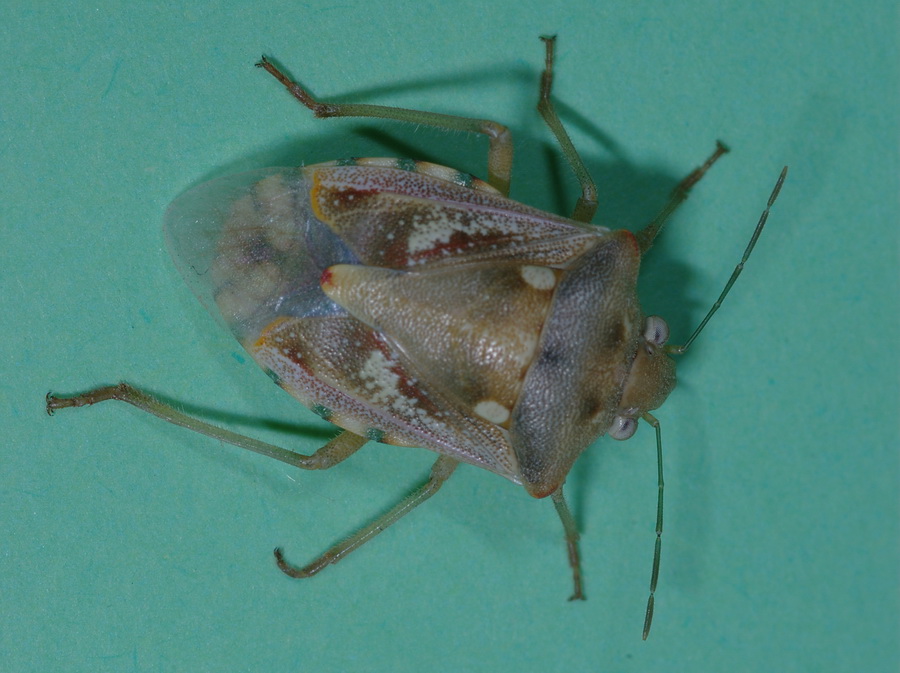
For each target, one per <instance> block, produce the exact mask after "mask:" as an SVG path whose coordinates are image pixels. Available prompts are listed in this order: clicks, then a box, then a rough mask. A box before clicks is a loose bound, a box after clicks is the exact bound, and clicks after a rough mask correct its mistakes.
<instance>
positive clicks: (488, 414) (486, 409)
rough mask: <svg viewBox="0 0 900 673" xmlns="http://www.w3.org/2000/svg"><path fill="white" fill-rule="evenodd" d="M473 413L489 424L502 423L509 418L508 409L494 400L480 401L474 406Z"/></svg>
mask: <svg viewBox="0 0 900 673" xmlns="http://www.w3.org/2000/svg"><path fill="white" fill-rule="evenodd" d="M474 411H475V413H476V414H478V415H479V416H481V417H482V418H483V419H484V420H486V421H490V422H491V423H498V424H499V423H504V422H506V420H507V419H508V418H509V409H507V408H506V407H504V406H503V405H502V404H500V403H499V402H495V401H494V400H481V402H479V403H478V404H476V405H475V409H474Z"/></svg>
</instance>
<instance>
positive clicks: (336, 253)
mask: <svg viewBox="0 0 900 673" xmlns="http://www.w3.org/2000/svg"><path fill="white" fill-rule="evenodd" d="M542 39H543V40H544V42H545V44H546V65H545V69H544V72H543V75H542V78H541V86H540V97H539V103H538V109H539V111H540V113H541V115H542V116H543V118H544V120H545V121H546V123H547V125H548V126H549V127H550V129H551V130H552V131H553V134H554V135H555V136H556V139H557V141H558V142H559V144H560V146H561V147H562V151H563V153H564V155H565V157H566V159H567V160H568V162H569V164H571V166H572V168H573V169H574V172H575V174H576V175H577V177H578V179H579V181H580V183H581V196H580V198H579V199H578V203H577V205H576V207H575V212H574V214H573V215H572V217H571V218H564V217H560V216H558V215H553V214H550V213H545V212H541V211H539V210H536V209H534V208H531V207H529V206H525V205H522V204H520V203H517V202H515V201H511V200H510V199H508V198H507V194H508V191H509V181H510V172H511V166H512V140H511V137H510V134H509V132H508V130H507V129H506V127H504V126H501V125H500V124H497V123H495V122H492V121H487V120H479V119H468V118H460V117H452V116H447V115H441V114H435V113H430V112H418V111H411V110H403V109H399V108H390V107H381V106H375V105H356V104H349V105H347V104H331V103H324V102H320V101H317V100H315V99H314V98H313V97H312V96H311V95H310V94H309V93H308V92H307V91H306V90H305V89H303V88H301V87H300V85H298V84H296V83H294V82H293V81H291V80H290V79H288V77H287V76H285V75H284V74H283V73H282V72H281V71H280V70H279V69H278V68H277V67H276V66H275V65H274V64H273V63H272V62H271V61H268V60H267V59H265V58H263V60H262V61H260V62H259V63H258V64H257V65H258V66H259V67H261V68H263V69H265V70H266V71H268V72H269V73H270V74H272V75H273V76H274V77H275V78H276V79H278V80H279V81H280V82H281V83H282V84H283V85H284V86H285V87H286V88H287V89H288V91H289V92H290V93H291V94H292V95H293V96H294V97H295V98H297V99H298V100H299V101H300V102H301V103H303V104H304V105H305V106H306V107H308V108H309V109H311V110H312V111H313V113H314V114H315V115H316V116H317V117H381V118H386V119H393V120H399V121H406V122H413V123H417V124H428V125H431V126H436V127H440V128H445V129H453V130H463V131H468V132H474V133H482V134H484V135H486V136H488V138H489V139H490V148H489V150H488V180H487V182H482V181H480V180H477V179H474V178H472V177H471V176H468V175H464V174H461V173H460V172H458V171H455V170H452V169H450V168H445V167H442V166H437V165H434V164H429V163H422V162H413V161H402V160H396V159H356V160H351V161H341V162H332V163H325V164H316V165H313V166H307V167H302V168H273V169H266V170H261V171H254V172H251V173H245V174H241V175H237V176H231V177H225V178H220V179H216V180H213V181H211V182H208V183H206V184H202V185H200V186H198V187H196V188H194V189H191V190H190V191H188V192H186V193H185V194H183V195H182V196H180V197H178V198H177V199H176V200H175V201H174V202H173V203H172V205H171V206H170V207H169V209H168V211H167V213H166V218H165V220H166V221H165V232H166V238H167V242H168V245H169V248H170V250H171V253H172V256H173V257H174V259H175V263H176V265H177V266H178V268H179V270H180V271H181V273H182V275H183V276H184V278H185V279H186V280H187V282H188V284H189V285H190V286H191V287H192V289H193V290H194V292H195V293H196V294H197V296H198V297H199V298H200V300H201V301H202V302H203V304H204V305H205V306H206V307H207V309H209V311H210V312H211V313H212V314H213V315H214V316H216V317H217V318H219V319H220V320H221V321H223V322H224V323H225V325H226V326H227V327H228V328H229V329H230V330H231V331H232V332H233V333H234V335H235V336H236V337H237V339H238V340H239V341H240V342H241V344H242V345H243V347H244V348H245V349H246V350H247V351H248V352H249V353H250V354H251V355H252V356H253V358H254V359H255V360H256V361H257V363H258V364H259V365H260V366H261V367H263V369H265V371H266V372H268V373H269V375H270V376H271V377H272V378H273V379H274V380H275V381H276V382H277V383H278V385H280V386H281V387H282V388H284V389H285V390H286V391H287V392H289V393H290V394H291V395H293V396H294V397H295V398H297V399H298V400H299V401H300V402H302V403H303V404H304V405H306V406H307V407H309V408H310V409H312V410H313V411H314V412H315V413H317V414H318V415H320V416H322V417H323V418H325V419H327V420H329V421H331V422H332V423H334V424H335V425H337V426H339V427H340V428H342V429H343V432H341V433H340V434H339V435H338V436H337V437H335V438H334V439H333V440H332V441H330V442H328V443H327V444H326V445H325V446H323V447H322V448H320V449H319V450H318V451H316V452H315V453H314V454H312V455H310V456H304V455H299V454H297V453H294V452H292V451H288V450H286V449H282V448H279V447H276V446H272V445H270V444H265V443H263V442H260V441H257V440H255V439H251V438H248V437H244V436H242V435H237V434H235V433H233V432H230V431H228V430H224V429H221V428H218V427H215V426H212V425H209V424H207V423H205V422H203V421H200V420H198V419H195V418H192V417H190V416H187V415H186V414H184V413H182V412H181V411H179V410H177V409H174V408H172V407H171V406H169V405H166V404H164V403H162V402H160V401H158V400H156V399H154V398H153V397H151V396H150V395H147V394H146V393H144V392H142V391H140V390H138V389H136V388H134V387H132V386H130V385H128V384H126V383H121V384H119V385H117V386H110V387H103V388H98V389H95V390H92V391H90V392H87V393H84V394H82V395H77V396H73V397H59V396H55V395H52V394H48V396H47V411H48V413H51V414H52V413H53V412H54V411H55V410H57V409H62V408H65V407H80V406H84V405H90V404H95V403H97V402H101V401H104V400H109V399H117V400H121V401H123V402H128V403H129V404H132V405H134V406H136V407H138V408H140V409H143V410H144V411H147V412H150V413H152V414H155V415H157V416H159V417H161V418H163V419H165V420H167V421H170V422H172V423H175V424H178V425H183V426H185V427H187V428H189V429H191V430H195V431H197V432H201V433H204V434H207V435H210V436H212V437H214V438H216V439H219V440H222V441H225V442H230V443H232V444H235V445H237V446H239V447H242V448H245V449H249V450H251V451H255V452H258V453H262V454H264V455H267V456H271V457H273V458H277V459H278V460H281V461H283V462H285V463H288V464H290V465H295V466H297V467H300V468H303V469H308V470H317V469H326V468H329V467H331V466H333V465H335V464H337V463H339V462H341V461H342V460H344V459H345V458H347V457H349V456H350V455H351V454H352V453H354V452H355V451H357V450H358V449H359V448H360V447H362V446H363V444H365V443H366V442H367V441H369V440H374V441H379V442H385V443H388V444H395V445H401V446H417V447H424V448H427V449H431V450H432V451H434V452H436V453H438V454H439V457H438V459H437V461H436V462H435V463H434V466H433V467H432V470H431V476H430V478H429V479H428V481H427V482H426V483H425V484H423V485H422V486H421V487H420V488H419V489H418V490H416V491H415V492H414V493H413V494H411V495H410V496H409V497H407V498H406V499H404V500H403V501H402V502H400V503H399V504H397V505H396V506H395V507H394V508H393V509H391V510H390V511H389V512H387V513H386V514H384V515H383V516H381V517H380V518H378V519H377V520H376V521H374V522H372V523H370V524H369V525H367V526H365V527H364V528H362V529H361V530H360V531H359V532H357V533H356V534H354V535H353V536H351V537H350V538H348V539H347V540H344V541H343V542H340V543H338V544H337V545H335V546H334V547H332V548H331V549H329V550H328V551H326V552H325V553H324V554H322V555H321V556H320V557H319V558H317V559H316V560H314V561H313V562H311V563H310V564H308V565H306V566H304V567H296V566H294V565H292V564H290V563H288V561H287V560H285V557H284V555H283V553H282V551H281V549H276V550H275V557H276V559H277V563H278V566H279V568H281V570H282V571H284V572H285V573H286V574H287V575H290V576H291V577H309V576H311V575H314V574H316V573H317V572H319V571H320V570H321V569H322V568H324V567H325V566H327V565H329V564H332V563H337V562H338V561H340V560H341V559H342V558H344V557H345V556H346V555H347V554H349V553H350V552H351V551H353V550H354V549H356V548H357V547H359V546H361V545H362V544H363V543H365V542H367V541H368V540H369V539H371V538H372V537H374V536H375V535H377V534H378V533H379V532H381V531H382V530H384V528H386V527H387V526H389V525H391V524H392V523H394V522H395V521H396V520H398V519H399V518H400V517H402V516H403V515H404V514H406V513H407V512H409V511H410V510H412V509H413V508H415V507H416V506H418V505H419V504H420V503H422V502H423V501H425V500H427V499H428V498H429V497H431V496H432V495H433V494H434V493H435V492H437V490H438V489H439V488H440V487H441V485H442V484H443V482H444V481H445V480H446V479H447V478H448V477H449V476H450V475H451V474H452V473H453V471H454V469H455V468H456V466H457V465H458V464H459V463H460V462H463V463H470V464H472V465H475V466H478V467H482V468H485V469H487V470H490V471H492V472H495V473H497V474H499V475H501V476H503V477H506V478H507V479H509V480H510V481H512V482H514V483H516V484H521V485H522V486H524V487H525V489H526V490H527V491H528V493H530V494H531V495H533V496H534V497H536V498H543V497H546V496H550V498H551V500H552V501H553V504H554V505H555V507H556V511H557V512H558V514H559V517H560V519H561V521H562V524H563V529H564V531H565V539H566V542H567V545H568V556H569V564H570V566H571V571H572V575H573V584H574V591H573V593H572V596H571V598H572V599H582V598H584V594H583V592H582V583H581V571H580V560H579V553H578V531H577V528H576V525H575V522H574V520H573V518H572V515H571V513H570V511H569V508H568V506H567V505H566V501H565V498H564V497H563V483H564V482H565V479H566V475H567V474H568V473H569V470H570V469H571V467H572V465H573V463H574V462H575V460H576V458H577V457H578V456H579V454H580V453H581V452H582V451H583V450H584V449H585V448H587V447H588V446H589V445H590V444H591V443H592V442H594V441H595V440H596V439H597V438H598V437H600V436H601V435H603V434H609V435H611V436H612V437H614V438H616V439H627V438H628V437H630V436H631V435H632V434H633V433H634V431H635V429H636V427H637V422H638V419H643V420H645V421H646V422H648V423H650V424H651V425H652V426H653V427H654V428H655V430H656V450H657V460H658V484H659V489H658V504H657V516H656V545H655V551H654V557H653V566H652V573H651V581H650V597H649V600H648V604H647V611H646V618H645V623H644V631H643V635H644V638H646V637H647V634H648V632H649V629H650V624H651V620H652V616H653V602H654V593H655V590H656V583H657V576H658V573H659V559H660V549H661V533H662V514H663V476H662V441H661V435H660V426H659V423H658V422H657V420H656V419H655V418H654V417H653V416H652V415H651V414H650V411H651V410H653V409H656V408H657V407H659V406H660V405H661V404H662V403H663V401H664V400H665V399H666V397H667V396H668V394H669V393H670V392H671V390H672V388H673V386H674V385H675V364H674V361H673V360H672V358H671V357H669V356H670V355H675V354H682V353H684V352H685V351H686V350H687V349H688V348H689V346H690V345H691V343H693V341H694V339H695V338H696V337H697V335H698V334H699V333H700V331H701V330H702V329H703V327H704V326H705V325H706V323H707V321H708V320H709V319H710V318H711V317H712V315H713V314H714V313H715V312H716V310H718V308H719V306H720V304H721V302H722V300H723V299H724V297H725V295H726V294H727V293H728V291H729V289H730V288H731V286H732V284H733V283H734V281H735V280H736V279H737V277H738V275H739V274H740V272H741V270H742V268H743V265H744V262H746V260H747V258H748V256H749V255H750V252H751V251H752V249H753V247H754V245H755V243H756V241H757V238H758V237H759V235H760V233H761V231H762V228H763V226H764V224H765V221H766V218H767V217H768V213H769V209H770V208H771V206H772V204H773V202H774V201H775V198H776V197H777V195H778V192H779V190H780V189H781V185H782V183H783V181H784V178H785V175H786V170H787V169H784V170H783V171H782V173H781V176H780V177H779V178H778V181H777V183H776V185H775V188H774V190H773V191H772V194H771V196H770V197H769V201H768V205H767V206H766V208H765V210H764V212H763V213H762V216H761V217H760V219H759V222H758V224H757V226H756V229H755V230H754V232H753V236H752V237H751V239H750V242H749V244H748V245H747V248H746V250H745V251H744V255H743V258H742V259H741V262H740V263H739V264H738V265H737V267H736V268H735V269H734V272H733V273H732V275H731V277H730V278H729V280H728V282H727V283H726V285H725V288H724V290H723V291H722V293H721V295H720V296H719V298H718V300H717V301H716V302H715V304H714V305H713V306H712V308H711V309H710V310H709V312H708V313H707V315H706V317H705V318H704V319H703V320H702V321H701V323H700V325H699V326H698V327H697V329H696V330H695V331H694V333H693V334H692V335H691V336H690V337H689V338H688V339H687V341H685V342H684V345H683V346H672V345H668V344H667V341H668V331H669V330H668V326H667V325H666V322H665V321H664V320H663V319H662V318H659V317H657V316H645V315H644V314H643V312H642V311H641V308H640V304H639V302H638V298H637V296H636V289H635V284H636V281H637V275H638V269H639V266H640V261H641V258H642V256H643V255H644V254H645V253H646V252H647V250H648V249H649V248H650V247H651V245H652V243H653V241H654V239H655V238H656V236H657V234H658V233H659V231H660V229H661V227H662V225H663V223H664V222H665V220H666V218H667V217H668V216H669V215H670V214H671V213H672V211H674V210H675V208H676V207H677V206H678V205H679V204H680V203H681V202H682V201H683V200H684V199H685V198H686V197H687V194H688V192H689V190H690V189H691V188H692V187H693V185H694V184H695V183H696V182H697V181H698V180H700V178H702V176H703V175H704V173H705V172H706V171H707V170H708V169H709V167H710V166H711V165H712V164H713V163H714V162H715V161H716V160H717V159H718V158H719V157H720V156H721V155H722V154H723V153H724V152H725V151H726V149H725V147H724V146H723V145H721V144H718V145H717V147H716V150H715V151H714V153H713V154H712V156H710V157H709V159H708V160H707V161H706V162H705V163H704V164H703V165H702V166H701V167H700V168H698V169H696V170H695V171H694V172H692V173H691V174H690V175H689V176H688V177H687V178H685V179H684V180H683V181H682V182H681V183H680V184H679V185H678V186H677V187H676V189H675V190H674V192H673V194H672V196H671V199H670V201H669V203H668V205H667V206H666V208H665V209H664V210H663V211H662V213H660V214H659V216H658V217H657V218H656V219H655V220H653V221H652V222H651V223H650V224H649V225H647V226H646V227H645V228H644V229H642V230H640V231H639V232H638V233H637V234H632V233H630V232H628V231H625V230H617V231H612V230H609V229H606V228H603V227H597V226H593V225H590V224H589V222H590V220H591V218H592V216H593V214H594V211H595V210H596V207H597V201H596V189H595V187H594V183H593V181H592V180H591V177H590V175H589V174H588V171H587V169H586V168H585V166H584V164H583V163H582V161H581V159H580V157H579V156H578V153H577V152H576V151H575V148H574V147H573V146H572V143H571V141H570V140H569V137H568V135H567V134H566V131H565V129H564V128H563V126H562V124H561V122H560V120H559V118H558V117H557V114H556V112H555V110H554V107H553V104H552V102H551V99H550V90H551V86H552V74H553V49H554V38H546V37H545V38H542Z"/></svg>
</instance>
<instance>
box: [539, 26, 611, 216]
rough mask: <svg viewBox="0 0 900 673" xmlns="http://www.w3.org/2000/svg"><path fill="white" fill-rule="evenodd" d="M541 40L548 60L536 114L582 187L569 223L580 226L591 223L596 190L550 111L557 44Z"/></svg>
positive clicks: (559, 123)
mask: <svg viewBox="0 0 900 673" xmlns="http://www.w3.org/2000/svg"><path fill="white" fill-rule="evenodd" d="M541 39H542V40H543V41H544V44H545V45H546V46H547V58H546V65H545V66H544V72H543V74H542V75H541V93H540V97H539V98H538V105H537V108H538V112H540V113H541V116H542V117H543V118H544V122H545V123H546V124H547V126H549V127H550V130H551V131H553V135H555V136H556V142H558V143H559V146H560V147H561V148H562V151H563V154H564V155H565V157H566V161H568V162H569V165H570V166H571V167H572V170H573V171H574V172H575V176H576V177H577V178H578V182H579V183H581V196H579V197H578V203H576V204H575V212H573V213H572V219H573V220H578V221H579V222H590V221H591V219H593V217H594V213H595V212H596V211H597V186H596V185H595V184H594V179H593V178H592V177H591V174H590V173H588V169H587V167H586V166H585V165H584V162H583V161H582V160H581V157H580V156H579V155H578V151H577V150H576V149H575V146H574V145H573V144H572V140H571V139H570V138H569V134H568V133H567V132H566V128H565V127H564V126H563V125H562V122H561V121H560V120H559V115H557V114H556V108H554V107H553V101H552V100H550V89H551V88H552V86H553V47H554V45H555V44H556V36H555V35H553V36H551V37H546V36H543V35H542V36H541Z"/></svg>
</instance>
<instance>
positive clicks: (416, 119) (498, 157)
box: [256, 56, 513, 196]
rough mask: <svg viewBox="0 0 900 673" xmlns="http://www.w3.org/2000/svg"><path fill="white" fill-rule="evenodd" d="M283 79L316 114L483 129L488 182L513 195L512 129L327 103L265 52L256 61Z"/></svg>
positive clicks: (472, 130)
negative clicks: (511, 188)
mask: <svg viewBox="0 0 900 673" xmlns="http://www.w3.org/2000/svg"><path fill="white" fill-rule="evenodd" d="M256 66H257V67H258V68H263V69H265V70H266V72H268V73H269V74H271V75H272V76H273V77H274V78H275V79H277V80H278V81H279V82H281V83H282V84H283V85H284V86H285V88H286V89H287V90H288V91H289V92H290V93H291V95H292V96H293V97H294V98H296V99H297V100H298V101H300V102H301V103H303V105H305V106H306V107H308V108H309V109H310V110H312V112H313V114H314V115H315V116H316V117H320V118H325V117H376V118H379V119H393V120H395V121H401V122H409V123H411V124H425V125H426V126H435V127H437V128H441V129H447V130H450V131H465V132H467V133H482V134H484V135H486V136H487V137H488V140H489V141H490V146H489V148H488V180H487V181H488V183H489V184H490V185H491V186H492V187H494V188H495V189H497V190H498V191H500V192H501V193H502V194H503V195H504V196H507V195H509V181H510V174H511V172H512V160H513V144H512V134H511V133H510V132H509V129H508V128H506V127H505V126H503V125H502V124H498V123H497V122H494V121H491V120H489V119H474V118H471V117H457V116H455V115H445V114H439V113H437V112H424V111H422V110H407V109H405V108H399V107H388V106H384V105H368V104H364V103H327V102H325V101H319V100H316V99H315V98H313V97H312V95H310V93H309V92H308V91H307V90H306V89H304V88H303V87H301V86H300V85H299V84H297V83H296V82H294V81H293V80H291V79H290V78H289V77H288V76H287V75H285V74H284V73H283V72H281V70H279V69H278V67H277V66H276V65H275V64H274V63H272V61H270V60H269V59H267V58H266V57H265V56H263V57H262V59H261V60H260V61H259V63H257V64H256Z"/></svg>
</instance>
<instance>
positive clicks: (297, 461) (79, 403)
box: [47, 383, 367, 470]
mask: <svg viewBox="0 0 900 673" xmlns="http://www.w3.org/2000/svg"><path fill="white" fill-rule="evenodd" d="M107 400H119V401H120V402H127V403H128V404H131V405H132V406H135V407H137V408H138V409H140V410H142V411H146V412H147V413H150V414H153V415H154V416H158V417H159V418H161V419H163V420H164V421H168V422H169V423H174V424H175V425H180V426H181V427H183V428H187V429H188V430H193V431H194V432H199V433H201V434H204V435H208V436H209V437H212V438H213V439H218V440H220V441H223V442H228V443H229V444H234V445H235V446H239V447H241V448H242V449H247V450H248V451H253V452H254V453H259V454H262V455H264V456H268V457H270V458H275V459H276V460H280V461H281V462H283V463H287V464H288V465H293V466H295V467H300V468H303V469H304V470H325V469H328V468H329V467H332V466H334V465H337V464H338V463H340V462H341V461H342V460H344V459H346V458H348V457H349V456H351V455H352V454H354V453H356V451H357V450H359V449H360V448H361V447H362V445H363V444H365V443H366V441H367V440H366V438H365V437H361V436H359V435H356V434H353V433H352V432H348V431H346V430H345V431H344V432H342V433H341V434H340V435H338V436H337V437H335V438H334V439H332V440H331V441H330V442H328V443H327V444H326V445H325V446H323V447H321V448H320V449H319V450H317V451H316V452H315V453H313V454H312V455H311V456H304V455H302V454H299V453H294V452H293V451H288V450H287V449H283V448H281V447H280V446H275V445H273V444H267V443H266V442H261V441H259V440H258V439H253V438H252V437H246V436H244V435H239V434H238V433H236V432H231V431H230V430H226V429H224V428H220V427H217V426H215V425H212V424H210V423H206V422H204V421H201V420H199V419H197V418H194V417H193V416H189V415H187V414H185V413H184V412H182V411H179V410H178V409H176V408H175V407H173V406H172V405H170V404H166V403H164V402H161V401H159V400H157V399H156V398H155V397H153V396H151V395H148V394H147V393H145V392H144V391H142V390H139V389H137V388H135V387H133V386H131V385H129V384H127V383H120V384H118V385H115V386H105V387H102V388H96V389H95V390H90V391H88V392H86V393H83V394H81V395H75V396H73V397H58V396H56V395H53V394H51V393H47V413H48V414H50V415H51V416H52V415H53V413H54V412H55V411H56V410H57V409H66V408H69V407H84V406H89V405H92V404H97V403H98V402H105V401H107Z"/></svg>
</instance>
